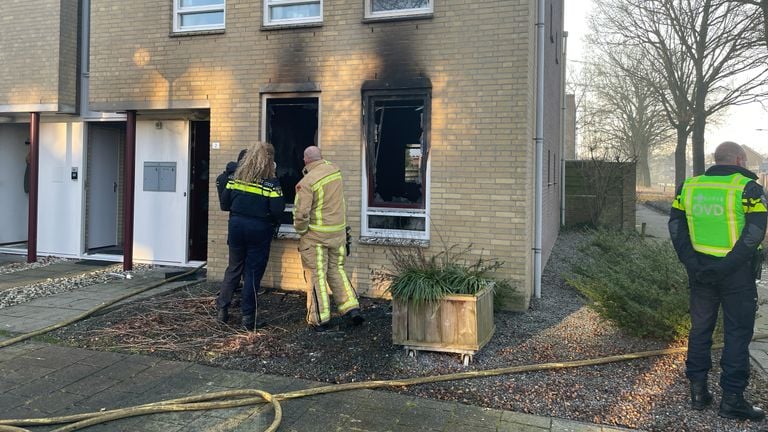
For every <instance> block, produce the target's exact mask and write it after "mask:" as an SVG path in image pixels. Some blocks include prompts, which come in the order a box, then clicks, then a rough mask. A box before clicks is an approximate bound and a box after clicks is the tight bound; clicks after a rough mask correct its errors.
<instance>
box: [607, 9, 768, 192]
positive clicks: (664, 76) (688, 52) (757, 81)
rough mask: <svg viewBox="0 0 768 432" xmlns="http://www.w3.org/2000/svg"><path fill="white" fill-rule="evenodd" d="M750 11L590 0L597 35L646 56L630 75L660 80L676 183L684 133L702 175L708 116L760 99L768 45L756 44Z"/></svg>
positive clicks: (754, 16)
mask: <svg viewBox="0 0 768 432" xmlns="http://www.w3.org/2000/svg"><path fill="white" fill-rule="evenodd" d="M751 9H752V8H751V7H749V6H748V5H745V4H741V3H737V2H734V1H729V0H597V9H596V10H597V14H596V18H595V31H596V32H597V35H598V36H597V37H598V40H600V41H602V42H604V43H606V44H608V45H630V46H637V47H639V49H640V50H642V51H643V52H644V53H645V54H646V55H647V56H648V59H649V60H650V61H649V62H648V63H647V64H646V65H645V67H642V68H640V69H638V70H637V71H635V78H636V79H640V80H644V81H647V82H648V84H649V85H650V86H655V85H656V84H655V83H659V82H662V83H664V84H665V86H664V87H662V88H658V92H659V97H660V99H661V100H662V102H663V103H664V105H665V107H667V117H668V120H669V121H670V124H671V125H672V126H673V127H674V128H675V129H676V130H677V140H678V145H677V147H676V150H675V171H676V175H675V177H676V180H677V181H678V182H681V181H682V180H683V179H684V178H685V171H684V170H685V144H686V142H687V136H688V133H690V134H691V135H692V150H693V151H692V154H693V171H694V174H701V173H703V172H704V132H705V130H706V125H707V120H708V119H709V118H710V117H711V116H713V115H715V114H716V113H718V112H720V111H722V110H725V109H726V108H728V107H730V106H733V105H742V104H747V103H750V102H753V101H756V100H761V99H762V98H764V97H765V91H764V85H765V84H766V83H767V82H768V68H766V67H765V64H766V60H768V50H765V49H758V48H762V47H759V40H760V38H759V37H758V36H757V35H758V34H759V33H760V32H759V31H758V30H759V29H760V28H761V27H760V25H761V20H760V19H759V17H758V16H757V14H755V13H754V11H753V10H751Z"/></svg>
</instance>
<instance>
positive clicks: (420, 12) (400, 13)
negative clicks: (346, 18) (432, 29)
mask: <svg viewBox="0 0 768 432" xmlns="http://www.w3.org/2000/svg"><path fill="white" fill-rule="evenodd" d="M427 1H428V2H429V5H428V6H427V7H423V8H418V9H399V10H395V11H386V12H374V11H373V3H372V2H373V0H364V2H365V5H364V9H365V12H364V15H363V18H364V19H377V18H401V17H412V16H416V17H418V16H425V15H432V14H433V13H434V12H435V0H427Z"/></svg>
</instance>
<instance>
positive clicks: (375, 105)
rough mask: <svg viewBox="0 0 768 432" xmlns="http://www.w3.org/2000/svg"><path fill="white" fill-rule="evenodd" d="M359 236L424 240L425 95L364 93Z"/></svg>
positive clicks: (426, 204) (427, 118)
mask: <svg viewBox="0 0 768 432" xmlns="http://www.w3.org/2000/svg"><path fill="white" fill-rule="evenodd" d="M363 103H364V113H365V114H364V115H365V117H364V119H363V124H364V128H365V129H364V130H365V141H364V144H365V153H364V158H365V161H364V163H365V171H364V178H363V185H364V186H363V187H364V190H365V191H366V196H365V197H364V199H363V203H364V206H363V223H362V228H363V230H362V231H363V236H368V237H378V238H387V237H389V238H405V239H420V240H426V239H428V236H429V230H428V224H427V222H428V218H429V216H428V214H429V169H428V161H429V133H428V131H429V121H430V96H429V92H428V91H426V90H413V91H408V90H401V91H365V92H364V93H363Z"/></svg>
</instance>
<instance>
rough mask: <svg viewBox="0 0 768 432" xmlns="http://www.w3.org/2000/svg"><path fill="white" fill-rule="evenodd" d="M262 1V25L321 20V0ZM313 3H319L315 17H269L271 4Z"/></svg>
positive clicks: (304, 22) (282, 24) (306, 22)
mask: <svg viewBox="0 0 768 432" xmlns="http://www.w3.org/2000/svg"><path fill="white" fill-rule="evenodd" d="M262 3H263V4H264V10H263V11H262V16H263V17H264V19H263V20H262V21H263V23H264V27H272V26H284V25H297V24H311V23H321V22H323V0H262ZM313 3H319V4H320V14H319V15H318V16H316V17H309V18H291V19H280V20H270V19H269V17H270V15H271V14H270V13H269V9H270V8H271V7H273V6H295V5H303V4H313Z"/></svg>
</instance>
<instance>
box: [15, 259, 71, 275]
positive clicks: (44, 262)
mask: <svg viewBox="0 0 768 432" xmlns="http://www.w3.org/2000/svg"><path fill="white" fill-rule="evenodd" d="M61 261H66V258H58V257H50V256H46V257H39V258H38V259H37V262H33V263H27V262H11V263H7V264H3V265H0V275H4V274H9V273H16V272H17V271H22V270H28V269H33V268H38V267H45V266H49V265H51V264H53V263H57V262H61Z"/></svg>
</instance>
